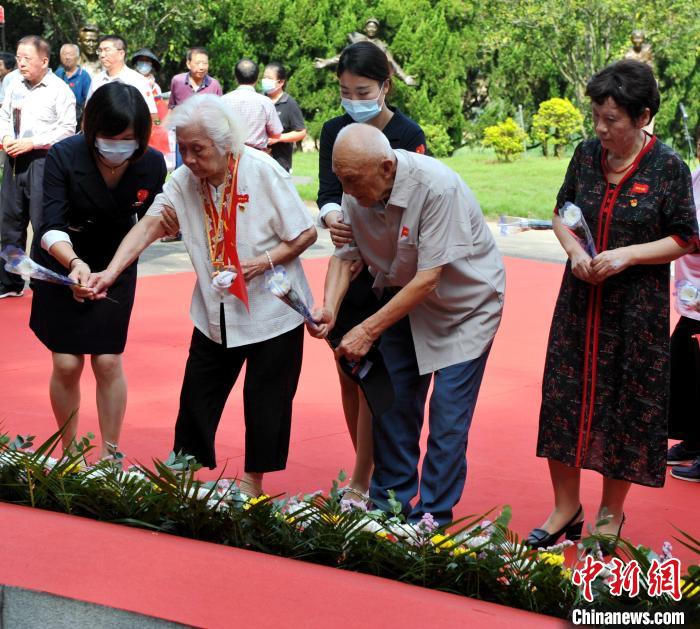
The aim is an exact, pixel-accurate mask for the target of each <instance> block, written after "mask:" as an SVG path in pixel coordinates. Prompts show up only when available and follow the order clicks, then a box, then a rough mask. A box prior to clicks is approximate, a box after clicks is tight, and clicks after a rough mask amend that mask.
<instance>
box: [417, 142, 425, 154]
mask: <svg viewBox="0 0 700 629" xmlns="http://www.w3.org/2000/svg"><path fill="white" fill-rule="evenodd" d="M416 153H420V154H421V155H425V144H419V145H418V146H417V147H416Z"/></svg>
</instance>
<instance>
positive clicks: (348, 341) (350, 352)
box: [335, 323, 374, 361]
mask: <svg viewBox="0 0 700 629" xmlns="http://www.w3.org/2000/svg"><path fill="white" fill-rule="evenodd" d="M372 343H374V338H373V337H372V335H371V334H370V333H369V332H368V331H367V329H366V328H365V326H364V323H360V324H359V325H356V326H355V327H354V328H353V329H352V330H350V332H348V333H347V334H346V335H345V336H344V337H343V340H342V341H341V342H340V345H338V347H337V348H336V350H335V354H336V356H338V357H341V356H345V357H346V358H347V359H348V360H355V361H357V360H360V359H361V358H362V357H363V356H364V355H365V354H367V352H368V351H369V350H370V349H371V348H372Z"/></svg>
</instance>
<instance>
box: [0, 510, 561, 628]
mask: <svg viewBox="0 0 700 629" xmlns="http://www.w3.org/2000/svg"><path fill="white" fill-rule="evenodd" d="M0 531H2V544H3V554H4V556H5V560H3V561H2V562H0V584H5V585H10V586H13V585H14V586H17V587H22V588H26V589H30V590H36V591H40V592H49V593H52V594H58V595H62V596H67V597H69V598H74V599H78V600H81V601H87V602H90V603H98V604H102V605H107V606H110V607H115V608H117V609H122V610H127V611H133V612H137V613H142V614H147V615H149V616H156V617H158V618H164V619H166V620H173V621H176V622H180V623H183V624H184V625H187V626H192V627H208V628H221V629H231V628H232V627H246V628H248V627H250V628H252V629H268V628H269V629H279V627H289V628H290V629H297V628H302V627H303V628H304V629H327V628H328V627H329V626H330V627H334V626H335V627H339V628H342V629H366V628H367V627H388V628H392V627H402V628H404V629H414V628H415V629H424V628H425V627H440V628H441V629H463V628H464V627H474V628H475V629H481V628H483V629H512V628H513V627H518V628H519V629H520V628H523V629H548V628H551V629H555V628H559V627H565V626H567V625H566V623H564V621H561V620H557V619H555V618H551V617H547V616H540V615H537V614H532V613H528V612H524V611H521V610H517V609H511V608H508V607H503V606H500V605H494V604H492V603H485V602H483V601H476V600H472V599H468V598H465V597H462V596H456V595H453V594H446V593H444V592H437V591H435V590H429V589H427V588H420V587H415V586H411V585H406V584H403V583H398V582H395V581H390V580H388V579H380V578H378V577H373V576H369V575H364V574H357V573H353V572H346V571H344V570H336V569H334V568H327V567H324V566H317V565H314V564H310V563H305V562H301V561H293V560H291V559H282V558H280V557H273V556H271V555H263V554H261V553H255V552H251V551H248V550H239V549H237V548H227V547H224V546H219V545H215V544H207V543H205V542H196V541H193V540H189V539H182V538H176V537H172V536H169V535H160V534H158V533H151V532H148V531H142V530H137V529H132V528H128V527H125V526H118V525H113V524H104V523H102V522H95V521H93V520H86V519H84V518H75V517H71V516H67V515H63V514H58V513H50V512H48V511H40V510H38V509H29V508H27V507H15V506H12V505H4V504H0ZM59 540H60V542H59ZM98 553H99V559H97V557H98ZM36 626H39V624H37V625H36Z"/></svg>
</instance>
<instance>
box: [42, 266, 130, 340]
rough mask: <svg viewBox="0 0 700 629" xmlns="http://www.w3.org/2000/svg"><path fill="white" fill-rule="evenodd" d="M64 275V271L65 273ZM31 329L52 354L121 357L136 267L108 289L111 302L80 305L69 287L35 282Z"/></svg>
mask: <svg viewBox="0 0 700 629" xmlns="http://www.w3.org/2000/svg"><path fill="white" fill-rule="evenodd" d="M64 272H65V271H64ZM32 288H33V291H34V297H33V300H32V314H31V317H30V320H29V327H30V328H31V329H32V330H33V332H34V334H36V336H37V338H38V339H39V340H40V341H41V342H42V343H43V344H44V345H46V347H47V348H48V349H49V350H51V351H52V352H56V353H59V354H121V353H122V352H123V351H124V346H125V345H126V336H127V332H128V330H129V319H130V318H131V309H132V307H133V305H134V294H135V292H136V264H135V263H134V264H132V265H131V266H130V267H129V268H127V269H125V270H124V271H123V272H122V274H121V275H120V276H119V278H118V279H117V281H116V282H115V283H114V284H113V285H112V287H111V288H110V289H109V297H110V298H111V299H114V300H115V301H117V302H118V303H116V304H115V303H114V302H113V301H109V300H108V299H102V300H96V301H88V300H85V301H84V302H83V303H80V302H78V301H76V300H75V299H73V292H72V291H71V290H70V288H68V287H67V286H59V285H57V284H49V283H47V282H41V281H38V280H35V281H33V282H32Z"/></svg>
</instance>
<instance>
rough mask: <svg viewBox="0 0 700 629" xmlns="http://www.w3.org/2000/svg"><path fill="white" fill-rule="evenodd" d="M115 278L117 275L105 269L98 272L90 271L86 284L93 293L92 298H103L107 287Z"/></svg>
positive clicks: (105, 295)
mask: <svg viewBox="0 0 700 629" xmlns="http://www.w3.org/2000/svg"><path fill="white" fill-rule="evenodd" d="M116 280H117V276H116V275H113V274H112V273H110V272H109V271H107V269H105V270H104V271H101V272H100V273H91V274H90V279H89V280H88V281H87V285H88V288H89V289H90V290H91V291H92V294H93V295H94V297H93V299H104V298H105V297H107V289H108V288H109V287H110V286H111V285H112V284H114V282H115V281H116Z"/></svg>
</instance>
